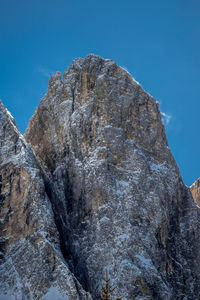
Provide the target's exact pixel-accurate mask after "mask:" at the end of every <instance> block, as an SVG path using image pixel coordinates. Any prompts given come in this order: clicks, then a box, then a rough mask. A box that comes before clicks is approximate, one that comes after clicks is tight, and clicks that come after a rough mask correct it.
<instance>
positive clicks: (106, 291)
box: [101, 277, 122, 300]
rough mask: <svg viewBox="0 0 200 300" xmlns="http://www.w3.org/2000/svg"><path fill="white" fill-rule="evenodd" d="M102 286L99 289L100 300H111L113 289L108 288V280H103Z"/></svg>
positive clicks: (118, 299)
mask: <svg viewBox="0 0 200 300" xmlns="http://www.w3.org/2000/svg"><path fill="white" fill-rule="evenodd" d="M103 280H104V282H105V283H104V285H102V287H101V299H102V300H111V294H112V292H113V291H114V289H115V287H114V288H112V287H111V286H110V278H108V277H107V278H103ZM116 300H122V299H121V298H116Z"/></svg>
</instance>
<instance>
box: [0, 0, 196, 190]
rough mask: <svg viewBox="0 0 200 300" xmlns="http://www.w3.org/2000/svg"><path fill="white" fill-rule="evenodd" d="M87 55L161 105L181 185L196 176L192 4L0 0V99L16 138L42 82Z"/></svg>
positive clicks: (148, 0) (42, 90) (162, 0)
mask: <svg viewBox="0 0 200 300" xmlns="http://www.w3.org/2000/svg"><path fill="white" fill-rule="evenodd" d="M88 53H94V54H97V55H100V56H103V57H104V58H111V59H113V60H115V61H116V62H117V63H118V64H119V65H121V66H123V67H125V68H127V70H128V71H129V72H130V73H131V74H132V75H133V77H134V78H135V79H136V80H137V81H139V82H140V84H141V85H142V86H143V88H144V89H145V90H146V91H147V92H149V93H150V94H151V95H152V96H153V97H154V98H155V99H156V100H158V101H159V102H160V108H161V111H162V112H163V113H165V114H166V115H167V116H166V117H165V123H168V124H166V131H167V136H168V141H169V145H170V148H171V150H172V153H173V155H174V156H175V159H176V161H177V163H178V166H179V168H180V170H181V173H182V176H183V179H184V181H185V183H186V184H187V185H190V184H192V183H193V182H194V181H195V180H196V179H197V178H198V177H200V152H199V150H200V137H199V130H200V126H199V125H200V124H199V123H200V122H199V120H200V118H199V114H200V96H199V93H200V1H199V0H189V1H188V0H137V1H135V0H123V1H122V0H54V1H53V0H0V99H1V100H2V101H3V103H4V104H5V105H6V106H7V108H8V109H9V110H10V111H11V113H12V115H13V116H14V117H15V119H16V121H17V124H18V127H19V129H20V130H21V132H22V133H23V132H24V131H25V129H26V127H27V126H28V120H29V119H30V117H31V116H32V114H33V112H34V110H35V108H36V106H38V103H39V100H40V98H41V97H42V96H43V95H44V94H45V93H46V91H47V87H48V78H49V76H50V75H51V74H52V73H53V72H54V71H56V70H59V71H62V72H63V71H64V70H65V68H66V67H67V66H68V65H69V64H70V63H71V61H72V60H73V59H75V58H77V57H85V56H86V55H87V54H88Z"/></svg>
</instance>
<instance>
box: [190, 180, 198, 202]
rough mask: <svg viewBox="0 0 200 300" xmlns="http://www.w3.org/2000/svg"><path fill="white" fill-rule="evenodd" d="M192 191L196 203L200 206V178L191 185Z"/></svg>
mask: <svg viewBox="0 0 200 300" xmlns="http://www.w3.org/2000/svg"><path fill="white" fill-rule="evenodd" d="M190 191H191V193H192V196H193V198H194V201H195V202H196V204H197V205H198V206H199V207H200V178H199V179H197V180H196V181H195V182H194V183H193V185H191V187H190Z"/></svg>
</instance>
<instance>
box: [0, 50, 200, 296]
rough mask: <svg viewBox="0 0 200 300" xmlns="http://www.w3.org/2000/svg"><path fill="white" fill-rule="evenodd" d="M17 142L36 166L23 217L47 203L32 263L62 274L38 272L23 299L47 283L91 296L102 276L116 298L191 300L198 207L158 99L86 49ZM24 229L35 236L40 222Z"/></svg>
mask: <svg viewBox="0 0 200 300" xmlns="http://www.w3.org/2000/svg"><path fill="white" fill-rule="evenodd" d="M2 139H3V140H4V137H3V135H2ZM24 139H25V141H26V142H24V143H25V144H26V147H27V148H28V149H29V152H30V153H31V157H32V158H33V160H34V161H35V165H34V166H35V167H34V168H37V172H38V175H37V176H34V180H33V179H32V177H31V179H30V180H28V179H26V180H25V182H26V183H27V182H29V186H32V185H33V182H34V186H38V190H39V191H40V194H39V192H37V193H36V192H34V193H33V192H30V197H32V198H33V199H34V200H29V201H30V203H34V207H36V208H40V207H44V211H42V213H38V212H37V211H36V210H35V211H33V212H32V215H33V218H38V215H41V220H42V219H44V220H48V217H47V216H46V214H45V211H46V208H45V207H46V206H48V207H49V208H48V212H49V213H48V216H50V217H49V220H51V221H50V223H51V224H53V226H54V227H53V228H54V229H53V230H54V231H53V232H54V233H51V232H50V233H49V229H48V228H49V222H47V223H45V226H43V227H42V228H43V229H42V232H43V231H45V230H46V231H45V232H48V239H47V237H45V240H44V241H43V243H44V245H46V243H48V245H49V247H51V249H54V247H55V246H52V245H54V244H56V245H57V246H56V247H57V248H56V253H55V251H53V250H51V251H52V252H51V251H50V252H48V253H47V252H46V251H44V256H42V257H43V258H42V259H44V257H47V258H48V260H49V261H52V259H50V257H52V255H53V256H54V257H56V259H57V261H58V265H59V266H60V264H61V265H62V268H64V269H65V271H66V270H68V271H66V272H68V273H67V274H68V275H66V278H65V279H63V275H62V272H61V271H60V272H59V273H54V270H53V269H48V271H45V272H44V274H46V275H45V276H47V275H48V276H49V277H48V279H46V281H45V282H46V284H45V288H44V289H43V288H42V287H41V285H39V284H35V285H34V284H33V286H31V287H30V288H28V291H27V294H28V295H30V294H31V293H32V291H33V289H34V290H36V291H37V293H36V294H37V297H38V298H37V299H42V297H45V295H46V294H45V293H47V291H48V288H49V287H51V286H56V289H58V290H59V291H60V292H62V293H66V295H68V297H69V299H91V298H90V297H92V299H95V300H96V299H100V287H101V282H102V279H103V277H104V276H105V275H106V274H109V276H110V278H111V279H112V283H113V284H114V285H115V286H116V289H115V290H114V292H113V296H115V297H117V296H118V297H122V299H124V300H125V299H127V300H130V299H137V300H139V299H163V300H164V299H171V300H172V299H184V297H185V299H198V297H199V296H200V290H199V275H200V274H199V271H198V269H197V268H196V266H197V265H198V264H199V262H200V253H199V249H200V247H199V246H200V240H199V236H198V232H199V224H200V223H199V208H198V207H197V206H196V204H195V203H194V201H193V198H192V196H191V193H190V190H189V189H188V188H187V187H186V186H185V185H184V183H183V181H182V178H181V176H180V173H179V170H178V167H177V165H176V162H175V160H174V158H173V156H172V154H171V152H170V150H169V147H168V143H167V138H166V134H165V130H164V126H163V124H162V120H161V114H160V111H159V106H158V103H157V102H156V101H155V100H154V99H153V97H152V96H150V95H149V94H148V93H146V92H145V91H144V90H143V89H142V87H141V86H140V85H139V84H138V83H137V82H136V81H135V80H134V79H133V78H132V77H131V75H130V74H129V73H128V72H127V71H126V70H124V69H123V68H121V67H119V66H117V64H116V63H115V62H114V61H112V60H107V59H103V58H101V57H99V56H95V55H91V54H90V55H88V56H87V57H86V58H84V59H82V58H78V59H76V60H74V61H73V62H72V64H71V66H69V67H68V68H67V69H66V71H65V72H64V74H63V77H62V75H61V73H60V72H56V73H55V74H54V75H53V76H52V77H51V79H50V80H49V88H48V92H47V94H46V95H45V96H44V98H43V99H42V100H41V101H40V104H39V106H38V108H37V110H36V112H35V113H34V115H33V117H32V118H31V120H30V123H29V127H28V129H27V131H26V133H25V135H24ZM10 147H11V146H10ZM2 155H4V154H2ZM25 156H26V155H25ZM31 168H32V167H31V163H29V164H28V166H27V170H28V172H30V170H31ZM30 176H31V175H30ZM28 189H31V188H30V187H28ZM32 198H31V199H32ZM8 199H10V198H8ZM13 199H18V198H17V197H16V196H13ZM41 199H43V200H41ZM44 199H45V200H44ZM7 201H10V200H7ZM16 201H18V200H16ZM26 201H27V200H26V197H25V196H23V197H22V200H21V202H20V203H22V206H23V205H24V202H26ZM31 201H33V202H31ZM41 201H43V202H42V203H44V204H41ZM5 203H7V202H5ZM6 205H7V204H6ZM19 211H20V212H21V211H24V208H23V207H21V208H20V209H19ZM39 219H40V218H39ZM15 222H17V219H16V220H15ZM38 222H39V221H38ZM30 224H32V223H30ZM7 226H8V227H9V225H7ZM30 228H31V229H32V231H31V235H33V234H38V235H39V234H40V232H41V225H38V226H36V227H34V226H33V225H31V226H30ZM22 236H26V233H25V231H24V230H22ZM42 236H43V235H42ZM52 236H53V237H54V239H53V241H52V240H51V238H52ZM36 244H37V242H36V241H35V240H33V242H32V245H33V247H36ZM37 247H39V246H37ZM8 249H9V248H8ZM38 249H40V247H39V248H38ZM6 251H7V252H6ZM6 251H5V253H10V252H8V251H9V250H6ZM36 253H37V252H36ZM52 253H54V254H52ZM6 255H7V257H8V258H9V255H10V254H6ZM4 256H5V255H4ZM8 258H7V259H8ZM5 261H6V259H5ZM34 262H35V265H36V266H39V265H41V261H40V260H37V259H36V258H35V256H34ZM50 265H51V264H50ZM42 266H43V267H42V270H44V268H47V266H49V263H47V264H42ZM56 268H57V264H56ZM60 268H61V267H59V270H61V269H62V268H61V269H60ZM45 270H46V269H45ZM37 272H38V271H37ZM37 272H36V273H37ZM25 273H26V271H25ZM53 274H55V275H54V276H56V279H55V280H54V279H52V277H51V275H52V276H53ZM65 274H66V273H65ZM19 278H20V279H19V280H20V281H22V279H21V277H19ZM41 278H42V277H41ZM45 278H47V277H45ZM53 278H55V277H53ZM60 278H62V280H61V281H60ZM26 280H27V279H25V280H24V281H23V284H25V282H26ZM66 280H67V287H66V286H65V284H66ZM58 281H59V282H61V283H62V284H59V283H58ZM2 286H3V285H2ZM64 286H65V287H64ZM4 290H5V286H4ZM22 290H23V293H25V292H24V290H25V288H24V285H23V288H22ZM89 293H90V294H89ZM72 295H73V296H72ZM90 295H91V296H90ZM70 297H71V298H70ZM87 297H88V298H87ZM47 299H48V298H47Z"/></svg>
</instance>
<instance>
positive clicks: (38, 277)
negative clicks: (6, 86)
mask: <svg viewBox="0 0 200 300" xmlns="http://www.w3.org/2000/svg"><path fill="white" fill-rule="evenodd" d="M0 143H1V147H0V233H1V235H0V263H1V267H0V299H1V300H5V299H19V300H21V299H52V300H53V299H58V300H59V299H85V300H86V299H90V298H89V295H88V296H87V294H86V293H85V292H84V291H83V289H82V288H81V286H80V284H79V283H78V281H77V280H76V279H75V278H74V276H73V275H72V274H71V272H70V271H69V269H68V266H67V263H66V262H65V261H64V259H63V256H62V254H61V251H60V246H59V236H58V232H57V229H56V226H55V222H54V216H53V212H52V207H51V203H50V201H49V199H48V196H47V194H46V193H45V188H44V183H43V179H42V176H41V172H40V170H39V168H38V166H37V163H36V160H35V157H34V155H33V153H32V151H31V149H30V148H29V146H28V145H27V143H26V141H25V140H24V138H23V137H22V135H21V134H20V133H19V131H18V129H17V127H16V124H15V121H14V120H13V118H12V116H11V115H10V113H9V112H8V111H7V110H6V108H5V107H4V106H3V104H2V103H1V102H0ZM53 296H54V297H53Z"/></svg>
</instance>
